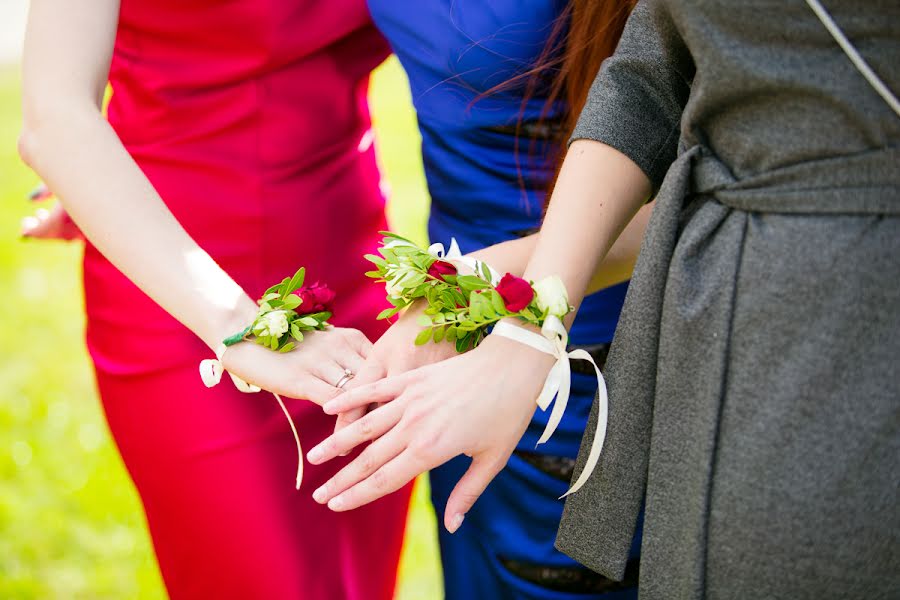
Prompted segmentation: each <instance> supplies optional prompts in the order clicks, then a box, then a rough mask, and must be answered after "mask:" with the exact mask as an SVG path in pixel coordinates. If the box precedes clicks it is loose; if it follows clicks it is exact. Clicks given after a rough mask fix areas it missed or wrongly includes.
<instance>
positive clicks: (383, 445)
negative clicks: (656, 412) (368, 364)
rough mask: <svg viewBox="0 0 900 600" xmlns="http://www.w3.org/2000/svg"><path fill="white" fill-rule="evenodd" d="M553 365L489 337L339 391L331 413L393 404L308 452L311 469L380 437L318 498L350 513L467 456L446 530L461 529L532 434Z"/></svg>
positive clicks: (318, 493)
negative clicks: (531, 423) (437, 360)
mask: <svg viewBox="0 0 900 600" xmlns="http://www.w3.org/2000/svg"><path fill="white" fill-rule="evenodd" d="M553 360H554V359H553V357H551V356H549V355H546V354H542V353H540V352H538V351H536V350H534V349H532V348H529V347H527V346H524V345H522V344H519V343H518V342H515V341H512V340H509V339H505V338H501V337H499V336H489V337H488V338H487V339H486V340H485V341H484V342H483V343H482V344H481V346H479V347H478V348H477V349H475V350H473V351H471V352H468V353H466V354H464V355H461V356H457V357H454V358H451V359H449V360H445V361H443V362H441V363H438V364H434V365H429V366H426V367H422V368H419V369H416V370H414V371H410V372H408V373H405V374H403V375H399V376H396V377H392V378H389V379H383V380H380V381H377V382H375V383H374V384H370V385H365V386H362V387H359V388H356V389H354V390H352V391H348V392H346V393H344V394H341V395H340V396H338V397H337V398H335V399H334V400H332V401H330V402H329V403H328V404H326V406H325V412H326V413H329V414H337V413H341V412H346V411H347V410H348V409H351V408H354V407H360V406H366V405H368V404H370V403H373V402H387V404H385V405H384V406H381V407H379V408H377V409H376V410H374V411H372V412H370V413H369V414H367V415H366V416H364V417H363V418H361V419H359V420H358V421H356V422H355V423H354V424H353V425H352V426H350V427H346V428H344V429H342V430H341V431H339V432H337V433H335V434H334V435H332V436H331V437H329V438H328V439H326V440H325V441H323V442H322V443H321V444H319V445H318V446H316V447H315V448H313V449H312V450H311V451H310V452H309V454H308V455H307V459H308V460H309V462H310V463H312V464H321V463H323V462H326V461H328V460H330V459H332V458H334V457H335V456H338V455H340V454H341V453H344V452H347V451H349V450H351V449H353V448H354V447H356V446H357V445H359V444H361V443H363V442H365V441H369V440H375V441H374V442H373V443H372V444H371V445H370V446H369V447H368V448H366V449H365V450H364V451H363V452H362V454H360V455H359V456H358V457H357V458H356V459H355V460H354V461H353V462H351V463H350V464H349V465H347V466H346V467H345V468H344V469H343V470H341V471H340V472H339V473H338V474H337V475H335V476H334V477H332V478H331V479H330V480H329V481H328V482H327V483H326V484H325V485H323V486H322V487H320V488H319V489H318V490H316V491H315V493H314V494H313V498H315V500H316V501H317V502H319V503H326V502H327V503H328V506H329V508H331V509H332V510H335V511H344V510H350V509H353V508H356V507H358V506H362V505H363V504H367V503H369V502H372V501H373V500H376V499H377V498H380V497H382V496H384V495H385V494H389V493H390V492H393V491H395V490H397V489H399V488H400V487H402V486H403V485H404V484H406V483H407V482H408V481H410V480H411V479H412V478H413V477H415V476H416V475H419V474H420V473H423V472H425V471H427V470H429V469H431V468H433V467H436V466H438V465H441V464H443V463H445V462H447V461H448V460H450V459H451V458H454V457H456V456H458V455H460V454H466V455H467V456H471V457H472V464H471V466H470V467H469V470H468V471H467V472H466V474H465V475H464V476H463V477H462V479H461V480H460V481H459V483H457V485H456V487H455V488H454V489H453V492H452V493H451V494H450V498H449V500H448V502H447V510H446V513H445V514H444V525H445V526H446V527H447V530H448V531H450V532H451V533H452V532H455V531H456V530H457V529H458V528H459V526H460V524H461V523H462V521H463V518H464V517H465V514H466V512H468V510H469V509H470V508H471V507H472V505H473V504H474V503H475V501H476V500H477V499H478V497H479V496H480V495H481V493H482V492H483V491H484V489H485V488H486V487H487V485H488V483H490V481H491V480H492V479H493V478H494V476H495V475H496V474H497V473H498V472H500V470H501V469H502V468H503V467H504V465H505V464H506V461H507V460H508V459H509V456H510V454H511V453H512V451H513V449H515V447H516V444H517V443H518V441H519V440H520V439H521V437H522V434H523V433H524V432H525V429H526V428H527V426H528V423H529V421H530V420H531V417H532V415H533V414H534V411H535V408H536V404H535V399H536V398H537V396H538V394H539V392H540V390H541V387H542V385H543V383H544V380H545V379H546V376H547V373H548V372H549V371H550V368H551V367H552V366H553Z"/></svg>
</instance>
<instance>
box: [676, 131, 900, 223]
mask: <svg viewBox="0 0 900 600" xmlns="http://www.w3.org/2000/svg"><path fill="white" fill-rule="evenodd" d="M676 166H677V167H678V170H679V171H682V172H683V171H684V170H686V169H689V170H690V188H691V189H690V191H691V192H693V193H695V194H708V193H710V194H713V195H714V196H715V199H716V200H717V201H718V202H720V203H722V204H724V205H726V206H729V207H731V208H736V209H738V210H745V211H751V212H773V213H813V214H829V213H831V214H883V215H898V214H900V194H898V190H900V148H884V149H878V150H870V151H867V152H862V153H859V154H854V155H850V156H838V157H833V158H827V159H822V160H814V161H808V162H803V163H798V164H796V165H791V166H789V167H783V168H779V169H773V170H771V171H765V172H763V173H759V174H756V175H751V176H749V177H745V178H743V179H740V180H738V179H737V178H736V177H735V176H734V175H732V174H731V171H730V170H729V169H728V167H727V166H726V165H725V164H724V163H723V162H722V161H720V160H719V159H718V158H716V157H715V156H713V155H712V154H711V153H710V152H709V151H708V150H706V149H704V148H702V147H699V146H697V147H694V148H692V149H691V150H689V151H687V152H685V153H684V154H683V155H682V156H681V157H680V158H679V159H678V160H677V161H676V162H675V164H674V165H673V169H672V171H674V170H675V168H674V167H676ZM672 171H670V173H671V172H672ZM667 179H668V178H667ZM668 208H669V209H670V210H680V209H681V205H680V203H677V202H676V204H675V205H672V206H669V207H668Z"/></svg>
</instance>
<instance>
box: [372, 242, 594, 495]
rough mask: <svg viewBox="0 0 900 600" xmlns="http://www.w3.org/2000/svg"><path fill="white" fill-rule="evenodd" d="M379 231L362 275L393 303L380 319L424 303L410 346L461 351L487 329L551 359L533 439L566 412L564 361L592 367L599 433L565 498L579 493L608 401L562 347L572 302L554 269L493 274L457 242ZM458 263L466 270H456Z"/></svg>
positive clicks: (580, 353) (575, 355)
mask: <svg viewBox="0 0 900 600" xmlns="http://www.w3.org/2000/svg"><path fill="white" fill-rule="evenodd" d="M382 233H383V235H384V240H383V242H382V246H381V247H380V248H379V250H378V252H379V254H380V256H376V255H371V254H370V255H367V256H366V258H367V259H368V260H369V261H370V262H372V263H373V264H374V265H375V267H376V269H375V270H374V271H370V272H368V273H366V275H368V276H369V277H372V278H374V279H377V280H378V281H381V282H384V283H385V285H386V289H387V299H388V302H390V303H391V305H392V307H391V308H388V309H386V310H384V311H382V313H381V314H380V315H379V316H378V318H380V319H385V318H389V317H392V316H394V315H396V314H398V313H399V312H401V311H403V310H404V309H406V308H407V307H409V306H410V305H412V304H413V303H415V302H417V301H419V300H421V299H424V301H425V302H426V303H427V305H428V307H427V308H426V309H425V311H424V314H422V315H421V316H420V317H419V325H421V326H422V331H420V332H419V334H418V335H417V336H416V340H415V343H416V345H423V344H427V343H429V342H435V343H440V342H450V343H453V344H455V346H456V350H457V352H465V351H467V350H470V349H472V348H474V347H476V346H478V344H479V343H481V341H482V340H483V339H484V338H485V336H486V335H488V334H490V335H499V336H501V337H505V338H508V339H511V340H513V341H516V342H519V343H521V344H525V345H527V346H530V347H532V348H535V349H536V350H539V351H541V352H544V353H546V354H549V355H551V356H553V357H554V358H556V363H555V364H554V366H553V368H552V369H551V370H550V373H549V374H548V375H547V380H546V381H545V382H544V386H543V389H542V390H541V393H540V395H539V396H538V398H537V404H538V406H540V408H541V410H547V409H548V408H549V407H550V404H551V403H553V409H552V411H551V413H550V417H549V419H548V421H547V425H546V427H545V428H544V432H543V434H542V435H541V437H540V439H539V440H538V442H537V443H538V445H540V444H543V443H545V442H546V441H547V440H549V439H550V437H551V436H552V435H553V433H554V432H555V431H556V429H557V427H558V426H559V423H560V421H561V420H562V417H563V414H564V413H565V410H566V406H567V404H568V401H569V393H570V390H571V368H570V364H569V360H570V359H576V360H586V361H589V362H590V363H591V364H592V365H593V366H594V371H595V374H596V377H597V388H598V398H599V418H598V423H597V432H596V434H595V435H594V439H593V442H592V444H591V449H590V452H589V454H588V460H587V463H586V464H585V467H584V469H583V470H582V472H581V475H580V476H579V477H578V479H577V481H576V482H575V483H574V485H572V487H571V489H569V491H567V492H566V493H565V494H564V496H568V495H569V494H572V493H574V492H576V491H578V490H579V489H580V488H581V487H582V486H583V485H584V484H585V482H586V481H587V479H588V477H590V474H591V473H592V472H593V470H594V468H595V467H596V465H597V462H598V460H599V458H600V452H601V450H602V449H603V442H604V439H605V437H606V421H607V414H608V399H607V393H606V382H605V381H604V380H603V375H602V374H601V373H600V369H599V368H598V367H597V364H596V363H595V362H594V360H593V358H592V357H591V355H590V354H589V353H588V352H586V351H585V350H581V349H577V350H573V351H571V352H567V346H568V340H569V334H568V332H567V331H566V328H565V326H564V325H563V322H562V320H563V318H565V317H566V315H568V314H569V313H570V312H572V311H573V310H574V308H573V307H572V306H571V305H570V304H569V297H568V293H567V292H566V288H565V285H564V284H563V282H562V280H561V279H560V278H559V277H557V276H555V275H554V276H550V277H546V278H544V279H542V280H540V281H537V282H535V283H531V282H529V281H526V280H525V279H522V278H521V277H517V276H515V275H513V274H511V273H506V274H505V275H503V277H499V275H498V274H497V272H496V271H495V270H494V269H492V268H491V267H490V266H489V265H487V264H486V263H484V262H481V261H478V260H475V259H474V258H472V257H466V256H463V255H462V254H461V252H460V251H459V248H458V246H457V244H456V240H453V241H452V242H451V244H450V250H449V251H448V252H445V251H444V247H443V245H442V244H433V245H432V246H430V247H429V248H428V249H427V250H426V249H423V248H420V247H419V246H417V245H416V244H415V243H413V242H411V241H410V240H408V239H406V238H402V237H400V236H398V235H396V234H393V233H389V232H382ZM463 269H466V270H469V271H471V274H462V273H461V270H463ZM512 318H515V319H519V320H520V321H523V322H525V323H528V324H531V325H534V326H536V327H539V328H540V330H541V333H540V334H537V333H534V332H533V331H529V330H528V329H525V328H522V327H518V326H516V325H514V324H513V323H512V322H511V321H512V320H513V319H512ZM554 398H555V399H556V401H555V403H554Z"/></svg>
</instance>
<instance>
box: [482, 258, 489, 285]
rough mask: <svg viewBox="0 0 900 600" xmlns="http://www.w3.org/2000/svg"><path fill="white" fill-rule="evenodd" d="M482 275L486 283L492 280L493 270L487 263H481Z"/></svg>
mask: <svg viewBox="0 0 900 600" xmlns="http://www.w3.org/2000/svg"><path fill="white" fill-rule="evenodd" d="M481 275H482V276H483V277H484V279H485V281H490V280H491V269H490V267H488V266H487V263H484V262H483V263H481Z"/></svg>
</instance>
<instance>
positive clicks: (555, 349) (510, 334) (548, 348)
mask: <svg viewBox="0 0 900 600" xmlns="http://www.w3.org/2000/svg"><path fill="white" fill-rule="evenodd" d="M491 335H499V336H502V337H505V338H509V339H511V340H514V341H516V342H519V343H520V344H525V345H526V346H531V347H532V348H534V349H535V350H540V351H541V352H544V353H545V354H549V355H551V356H553V357H554V358H556V364H554V365H553V368H552V369H550V373H549V374H548V375H547V380H546V381H545V382H544V387H543V389H541V393H540V395H539V396H538V398H537V404H538V406H539V407H540V408H541V410H547V409H548V408H549V407H550V404H551V403H552V402H553V398H554V397H555V398H556V402H555V403H554V404H553V410H552V411H551V412H550V418H549V419H548V420H547V426H546V427H545V428H544V433H543V434H542V435H541V438H540V439H539V440H538V445H540V444H543V443H545V442H546V441H547V440H549V439H550V437H551V436H552V435H553V433H554V432H555V431H556V428H557V427H558V426H559V423H560V421H561V420H562V417H563V414H564V413H565V412H566V406H567V405H568V403H569V392H570V390H571V386H572V378H571V368H570V365H569V360H570V359H572V358H575V359H580V360H586V361H588V362H590V363H591V365H593V367H594V372H595V373H596V374H597V390H598V395H599V402H600V406H599V411H598V417H597V432H596V433H595V434H594V439H593V441H592V442H591V451H590V452H589V453H588V459H587V462H586V463H585V465H584V469H583V470H582V471H581V475H579V476H578V480H577V481H575V483H574V484H573V485H572V487H571V488H570V489H569V491H567V492H566V493H565V494H563V495H562V496H560V499H562V498H565V497H566V496H568V495H569V494H574V493H575V492H577V491H578V490H579V489H581V486H583V485H584V484H585V483H586V482H587V480H588V478H589V477H590V476H591V473H593V471H594V468H595V467H596V466H597V461H599V460H600V451H601V450H603V441H604V439H605V438H606V420H607V416H608V413H609V399H608V398H607V395H606V382H605V381H604V380H603V375H602V374H601V373H600V368H599V367H598V366H597V363H595V362H594V359H593V358H592V357H591V355H590V354H589V353H588V352H587V351H586V350H581V349H578V350H573V351H571V352H566V346H567V345H568V341H569V334H568V333H567V332H566V328H565V326H564V325H563V324H562V321H560V320H559V318H558V317H555V316H553V315H550V316H548V317H547V320H546V321H544V326H543V327H542V328H541V334H540V335H538V334H537V333H534V332H532V331H528V330H527V329H523V328H522V327H517V326H516V325H513V324H511V323H508V322H506V321H500V322H499V323H497V325H495V326H494V330H493V332H492V333H491Z"/></svg>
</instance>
